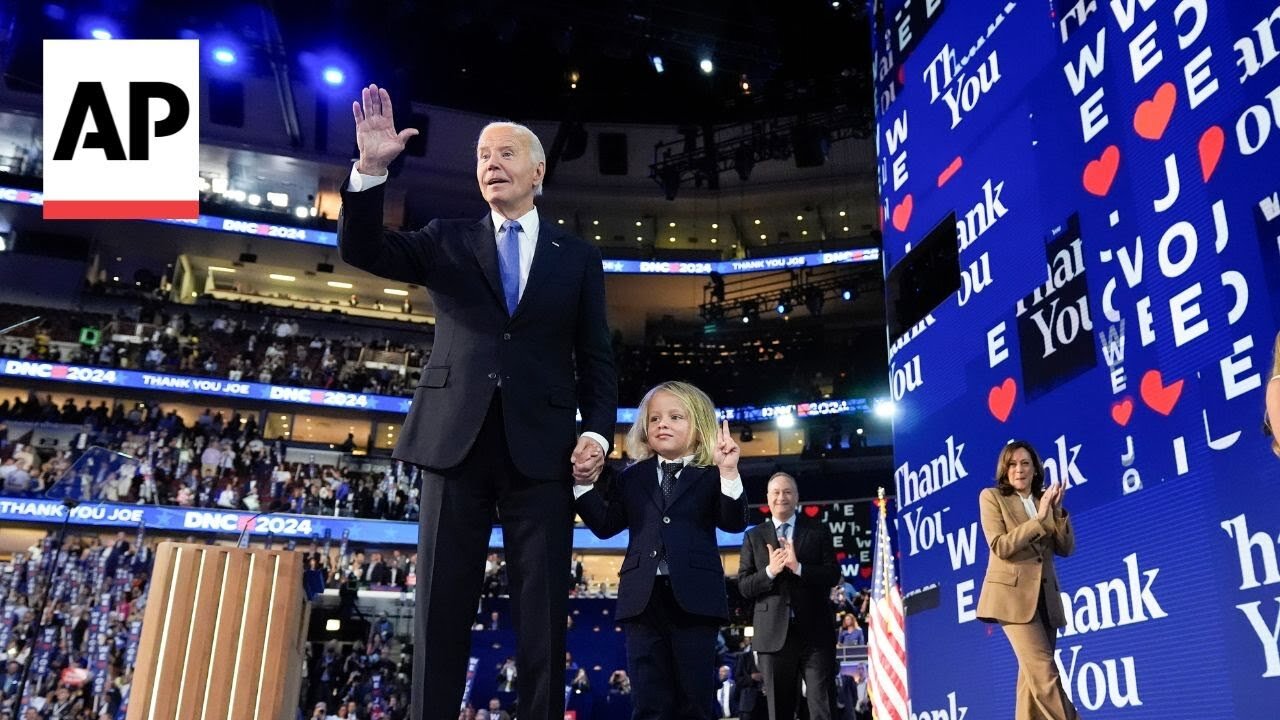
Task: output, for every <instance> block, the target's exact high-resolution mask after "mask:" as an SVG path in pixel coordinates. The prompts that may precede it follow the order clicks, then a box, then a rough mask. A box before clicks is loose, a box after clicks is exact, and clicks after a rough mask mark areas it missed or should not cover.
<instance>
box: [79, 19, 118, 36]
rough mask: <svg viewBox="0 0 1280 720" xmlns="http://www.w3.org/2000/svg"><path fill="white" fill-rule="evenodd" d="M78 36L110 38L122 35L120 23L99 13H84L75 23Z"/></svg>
mask: <svg viewBox="0 0 1280 720" xmlns="http://www.w3.org/2000/svg"><path fill="white" fill-rule="evenodd" d="M76 30H77V31H78V34H79V35H80V37H85V38H93V39H94V40H111V39H114V38H121V37H124V34H123V33H122V32H120V24H119V23H117V22H115V21H113V20H111V19H110V18H105V17H102V16H101V15H86V16H84V17H81V18H80V20H79V21H78V22H77V23H76Z"/></svg>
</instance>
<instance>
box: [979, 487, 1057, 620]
mask: <svg viewBox="0 0 1280 720" xmlns="http://www.w3.org/2000/svg"><path fill="white" fill-rule="evenodd" d="M978 507H979V509H980V510H981V512H982V533H983V535H985V536H986V539H987V547H989V548H990V549H991V556H990V559H989V560H988V561H987V574H986V577H984V578H983V579H982V592H981V593H980V594H979V595H978V619H979V620H982V621H983V622H1011V623H1027V622H1031V620H1032V618H1034V617H1035V614H1036V604H1037V603H1038V602H1039V600H1040V586H1041V584H1043V585H1044V592H1045V600H1046V605H1047V607H1046V610H1047V612H1048V615H1049V623H1050V624H1051V625H1052V626H1053V627H1064V626H1065V625H1066V624H1067V618H1066V616H1065V615H1064V614H1063V610H1062V603H1061V602H1060V601H1059V599H1058V598H1059V595H1058V573H1057V572H1056V571H1055V570H1054V568H1053V556H1054V555H1055V554H1056V555H1060V556H1062V557H1066V556H1067V555H1070V554H1071V553H1072V552H1073V551H1074V550H1075V548H1076V537H1075V534H1074V533H1073V532H1072V530H1071V520H1070V518H1068V517H1067V511H1066V510H1058V511H1056V512H1055V515H1056V514H1061V517H1050V518H1049V519H1048V520H1045V521H1044V522H1043V523H1042V522H1040V521H1039V520H1037V519H1036V518H1035V517H1028V516H1027V510H1026V508H1025V507H1023V505H1022V499H1021V498H1019V497H1018V495H1017V494H1016V493H1014V494H1011V495H1001V494H1000V491H999V490H997V489H996V488H987V489H986V490H983V491H982V493H981V494H980V495H978Z"/></svg>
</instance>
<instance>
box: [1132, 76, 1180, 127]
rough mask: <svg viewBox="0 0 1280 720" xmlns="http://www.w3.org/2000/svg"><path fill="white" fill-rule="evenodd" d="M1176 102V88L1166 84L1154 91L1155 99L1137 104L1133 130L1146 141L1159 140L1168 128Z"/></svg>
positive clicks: (1169, 83) (1168, 83) (1171, 84)
mask: <svg viewBox="0 0 1280 720" xmlns="http://www.w3.org/2000/svg"><path fill="white" fill-rule="evenodd" d="M1177 102H1178V88H1177V87H1176V86H1174V84H1173V83H1171V82H1167V83H1165V84H1163V85H1161V86H1160V87H1159V88H1158V89H1157V90H1156V95H1155V97H1153V98H1151V99H1150V100H1143V101H1142V102H1140V103H1138V109H1137V110H1136V111H1135V112H1134V113H1133V129H1134V131H1135V132H1137V133H1138V134H1139V135H1141V136H1142V137H1144V138H1146V139H1148V140H1159V139H1160V138H1161V137H1163V136H1164V131H1165V128H1167V127H1169V119H1170V118H1172V117H1173V106H1174V105H1175V104H1176V103H1177Z"/></svg>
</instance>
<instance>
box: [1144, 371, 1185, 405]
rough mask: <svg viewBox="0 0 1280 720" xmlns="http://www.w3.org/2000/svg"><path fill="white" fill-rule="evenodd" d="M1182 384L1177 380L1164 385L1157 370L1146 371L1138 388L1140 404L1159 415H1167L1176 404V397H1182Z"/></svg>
mask: <svg viewBox="0 0 1280 720" xmlns="http://www.w3.org/2000/svg"><path fill="white" fill-rule="evenodd" d="M1182 383H1183V381H1182V380H1178V381H1176V382H1172V383H1169V384H1168V385H1165V384H1164V378H1163V377H1161V376H1160V371H1159V370H1148V371H1146V372H1145V373H1143V375H1142V384H1141V385H1140V386H1139V389H1140V390H1141V391H1142V402H1144V403H1146V404H1147V407H1149V408H1151V409H1152V410H1155V411H1156V412H1158V413H1160V414H1161V415H1168V414H1169V413H1171V412H1173V406H1174V405H1177V404H1178V397H1179V396H1181V395H1182Z"/></svg>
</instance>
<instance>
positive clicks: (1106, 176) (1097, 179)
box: [1084, 145, 1120, 197]
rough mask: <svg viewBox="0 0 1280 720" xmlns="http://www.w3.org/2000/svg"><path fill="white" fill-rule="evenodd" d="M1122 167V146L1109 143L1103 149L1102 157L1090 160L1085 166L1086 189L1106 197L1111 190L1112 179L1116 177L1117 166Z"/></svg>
mask: <svg viewBox="0 0 1280 720" xmlns="http://www.w3.org/2000/svg"><path fill="white" fill-rule="evenodd" d="M1118 167H1120V148H1118V147H1116V146H1115V145H1108V146H1107V149H1106V150H1103V151H1102V157H1100V158H1098V159H1097V160H1090V161H1089V164H1088V165H1085V166H1084V189H1085V190H1088V191H1089V192H1090V193H1092V194H1094V195H1097V196H1098V197H1105V196H1106V194H1107V193H1109V192H1111V181H1112V180H1115V179H1116V168H1118Z"/></svg>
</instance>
